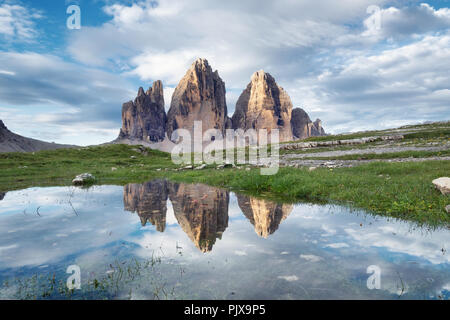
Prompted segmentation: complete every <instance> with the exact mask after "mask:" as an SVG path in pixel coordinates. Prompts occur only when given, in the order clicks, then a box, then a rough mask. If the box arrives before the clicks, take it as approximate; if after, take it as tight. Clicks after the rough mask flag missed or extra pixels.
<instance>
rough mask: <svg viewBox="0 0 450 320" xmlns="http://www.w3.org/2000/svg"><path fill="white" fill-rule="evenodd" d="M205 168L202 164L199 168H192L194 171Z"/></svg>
mask: <svg viewBox="0 0 450 320" xmlns="http://www.w3.org/2000/svg"><path fill="white" fill-rule="evenodd" d="M205 168H206V164H202V165H201V166H198V167H196V168H194V170H203V169H205Z"/></svg>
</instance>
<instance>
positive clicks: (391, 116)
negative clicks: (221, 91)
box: [0, 0, 450, 141]
mask: <svg viewBox="0 0 450 320" xmlns="http://www.w3.org/2000/svg"><path fill="white" fill-rule="evenodd" d="M395 3H397V4H400V5H398V6H397V8H394V7H393V6H392V2H388V1H387V0H358V1H354V0H344V1H339V2H337V1H334V0H324V1H314V0H311V1H291V0H281V1H276V2H269V1H264V2H261V1H256V0H250V1H245V2H242V1H237V0H233V1H226V2H211V1H207V0H192V1H189V3H187V2H186V1H182V0H171V1H169V0H161V1H158V3H156V2H155V1H138V2H135V3H133V4H123V2H118V1H117V2H116V1H108V2H107V5H106V6H105V7H104V8H103V11H104V12H105V13H106V14H107V15H109V16H110V20H108V21H107V22H105V23H104V24H102V25H100V26H96V27H92V26H83V28H82V29H81V30H78V31H77V32H71V33H68V35H67V36H68V39H67V43H68V47H67V48H66V50H67V53H68V54H70V56H71V57H72V58H74V59H75V61H77V62H78V64H77V63H66V62H64V61H63V60H62V59H61V58H58V57H55V56H51V57H50V56H49V55H44V54H35V53H33V54H32V53H24V54H22V56H21V54H19V53H1V55H2V56H3V61H2V62H5V63H3V64H2V68H1V69H0V82H1V83H2V85H3V83H9V85H8V86H4V87H3V92H2V87H1V86H0V106H2V107H11V106H16V105H20V104H22V105H31V101H33V105H36V104H37V102H38V103H39V105H52V106H53V105H57V104H59V105H63V106H64V108H70V107H75V108H77V110H78V111H79V113H78V114H82V112H83V111H86V110H87V111H89V112H88V115H89V120H96V121H98V120H99V119H101V120H102V125H106V127H105V128H103V129H105V130H110V131H111V132H112V131H113V130H115V131H118V128H119V126H120V109H121V105H122V103H123V102H125V101H127V100H130V99H132V98H133V97H134V95H135V92H136V89H137V88H134V87H133V88H131V89H130V86H129V84H128V82H127V81H126V80H125V79H130V78H134V79H136V78H138V79H139V80H140V81H143V82H144V81H145V82H146V83H147V82H148V83H150V82H151V81H155V80H158V79H161V80H162V81H163V85H164V88H165V94H164V97H165V102H166V109H168V108H169V106H170V101H171V93H172V92H173V90H174V88H175V87H176V85H177V84H178V81H179V80H180V79H181V77H182V76H183V75H184V74H185V72H186V69H187V68H188V67H189V65H190V64H191V63H192V61H193V60H195V59H196V58H197V57H205V58H207V59H208V60H209V62H210V64H211V66H212V67H213V69H217V70H218V71H219V74H220V76H221V77H222V79H223V80H224V81H225V84H226V88H227V105H228V111H229V115H231V114H232V112H233V111H234V107H235V102H236V101H237V98H238V96H239V95H240V93H241V92H242V90H243V89H244V88H245V86H246V85H247V83H248V82H249V80H250V76H251V74H252V73H253V72H254V71H256V70H259V69H264V70H265V71H267V72H270V73H271V74H272V75H273V76H274V77H275V78H276V79H277V81H278V83H279V84H280V85H281V86H282V87H284V88H285V89H286V90H287V92H288V93H289V95H290V96H291V99H292V101H293V104H294V107H297V106H301V107H303V108H305V110H306V111H307V112H309V113H310V117H311V118H314V119H315V118H321V119H322V120H323V123H324V127H325V129H326V130H327V131H330V132H342V131H356V130H367V129H378V128H386V126H397V125H402V124H405V123H414V122H420V121H427V120H442V119H449V118H450V107H449V102H448V101H449V95H450V88H449V86H448V83H450V82H449V75H448V65H449V60H450V59H449V57H450V54H449V37H450V33H449V27H450V24H449V21H450V10H449V9H448V8H442V9H435V8H433V7H431V6H430V5H426V4H422V5H414V4H409V6H406V3H405V6H403V5H402V4H403V3H404V2H401V1H399V2H395ZM370 5H377V6H380V7H381V8H382V9H381V23H382V24H381V29H380V32H378V33H376V34H374V35H371V36H367V34H366V33H367V32H366V31H367V30H366V25H367V21H368V20H367V19H368V18H369V15H368V13H367V11H366V10H367V8H368V7H369V6H370ZM0 8H1V10H0V26H3V28H0V33H2V34H3V35H4V36H7V37H15V38H20V37H21V38H23V39H33V37H35V36H36V33H35V32H34V31H33V30H34V29H35V26H34V21H35V20H36V19H38V18H39V16H40V13H39V12H37V11H36V10H34V11H33V10H27V9H26V8H25V7H21V6H17V5H9V4H8V5H5V4H3V5H1V6H0ZM12 8H16V9H14V10H15V11H14V10H13V9H12ZM24 10H25V11H24ZM14 12H15V13H14ZM19 13H20V14H21V16H20V18H21V19H19V20H20V21H19V20H18V19H16V18H17V17H19ZM14 17H15V18H14ZM23 18H24V19H23ZM8 54H10V55H11V57H12V60H11V61H7V60H5V59H6V58H7V55H8ZM18 57H21V59H22V60H24V61H25V64H24V65H26V66H28V68H25V67H23V68H22V67H21V66H20V64H19V62H18V61H19V60H18ZM0 59H1V57H0ZM11 65H12V67H11ZM85 65H89V66H91V67H90V68H87V67H85ZM6 66H7V67H6ZM97 67H101V70H109V72H104V71H99V69H96V68H97ZM85 79H92V80H89V81H85ZM18 80H20V81H18ZM2 81H3V82H2ZM12 84H14V85H15V86H14V88H15V90H16V89H17V90H18V92H15V90H10V89H9V88H10V86H11V85H12ZM133 86H135V85H133ZM119 93H120V94H119ZM69 100H70V101H71V102H70V101H69ZM94 102H95V103H94ZM92 110H94V111H96V112H92ZM52 113H53V112H52ZM405 115H408V116H407V118H405V117H406V116H405ZM65 116H66V117H65V120H66V121H65V122H66V123H65V125H66V126H71V125H72V124H73V123H74V122H78V120H79V119H77V118H76V116H74V115H73V114H72V115H70V114H68V113H67V112H65ZM45 117H47V119H50V118H49V115H48V114H46V115H45ZM54 117H55V118H54V120H56V118H58V119H59V121H60V122H61V121H62V120H63V119H64V115H63V114H57V115H55V116H54ZM85 118H86V117H85ZM41 119H42V118H41ZM71 119H72V121H70V120H71ZM74 119H75V120H74ZM85 120H86V119H85ZM104 120H106V122H105V121H104ZM107 122H109V125H107V124H106V123H107ZM90 128H91V129H92V130H97V129H98V127H94V126H91V127H90ZM72 129H73V127H72ZM103 133H105V132H103ZM108 137H109V136H108ZM101 139H102V138H100V137H99V138H98V140H99V141H100V140H101Z"/></svg>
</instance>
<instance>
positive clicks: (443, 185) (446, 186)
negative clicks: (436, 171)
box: [433, 177, 450, 195]
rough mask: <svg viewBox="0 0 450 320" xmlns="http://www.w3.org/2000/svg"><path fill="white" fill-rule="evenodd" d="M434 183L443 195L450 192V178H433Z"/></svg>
mask: <svg viewBox="0 0 450 320" xmlns="http://www.w3.org/2000/svg"><path fill="white" fill-rule="evenodd" d="M433 184H434V186H435V187H436V188H437V189H439V190H440V191H441V193H442V194H443V195H447V194H450V178H448V177H442V178H438V179H435V180H433Z"/></svg>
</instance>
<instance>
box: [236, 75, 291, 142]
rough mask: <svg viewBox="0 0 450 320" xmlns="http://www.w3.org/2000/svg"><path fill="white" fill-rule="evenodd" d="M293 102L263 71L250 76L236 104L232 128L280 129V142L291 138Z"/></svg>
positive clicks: (269, 130)
mask: <svg viewBox="0 0 450 320" xmlns="http://www.w3.org/2000/svg"><path fill="white" fill-rule="evenodd" d="M291 113H292V102H291V99H290V97H289V95H288V94H287V92H286V91H285V90H284V89H283V88H282V87H280V86H278V85H277V83H276V82H275V79H274V78H273V77H272V76H271V75H270V74H269V73H266V72H264V71H263V70H261V71H257V72H255V73H254V74H253V75H252V78H251V81H250V83H249V84H248V85H247V88H246V89H245V90H244V91H243V92H242V94H241V95H240V97H239V99H238V101H237V103H236V111H235V113H234V115H233V117H232V123H233V129H235V130H236V129H243V130H249V129H255V130H259V129H267V131H268V133H270V132H271V130H272V129H278V130H280V132H279V133H280V141H290V140H292V130H291Z"/></svg>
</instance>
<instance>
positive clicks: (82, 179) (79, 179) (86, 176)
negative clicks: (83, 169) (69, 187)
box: [72, 173, 95, 186]
mask: <svg viewBox="0 0 450 320" xmlns="http://www.w3.org/2000/svg"><path fill="white" fill-rule="evenodd" d="M94 182H95V177H94V176H93V175H92V174H90V173H82V174H79V175H77V176H76V177H75V179H73V180H72V184H74V185H76V186H82V185H87V184H92V183H94Z"/></svg>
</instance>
